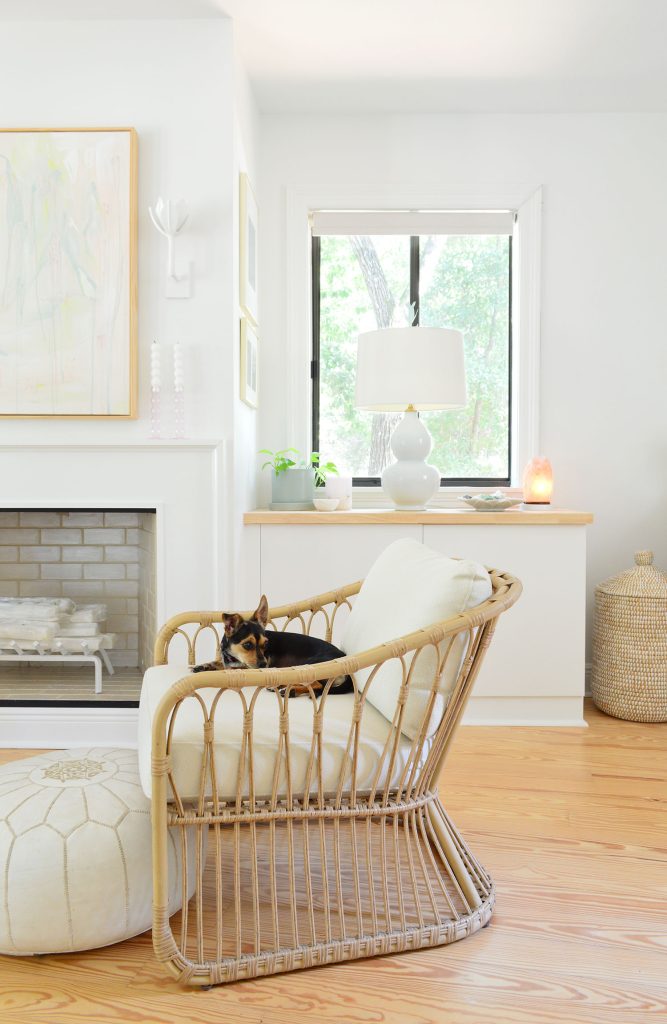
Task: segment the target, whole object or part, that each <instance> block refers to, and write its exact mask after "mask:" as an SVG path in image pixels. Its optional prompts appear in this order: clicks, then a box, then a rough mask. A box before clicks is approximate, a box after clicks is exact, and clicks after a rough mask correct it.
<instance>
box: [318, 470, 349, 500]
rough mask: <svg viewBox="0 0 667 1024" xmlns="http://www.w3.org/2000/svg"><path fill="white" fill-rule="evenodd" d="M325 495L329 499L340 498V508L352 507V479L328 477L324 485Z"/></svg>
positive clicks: (347, 476) (347, 477)
mask: <svg viewBox="0 0 667 1024" xmlns="http://www.w3.org/2000/svg"><path fill="white" fill-rule="evenodd" d="M324 495H325V497H327V498H338V499H339V501H338V508H339V509H347V508H351V507H352V477H351V476H349V475H346V476H342V475H341V476H334V475H333V473H332V474H331V476H328V477H327V482H326V483H325V485H324Z"/></svg>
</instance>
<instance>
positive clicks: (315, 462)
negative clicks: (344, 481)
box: [310, 452, 338, 487]
mask: <svg viewBox="0 0 667 1024" xmlns="http://www.w3.org/2000/svg"><path fill="white" fill-rule="evenodd" d="M310 464H311V466H312V467H313V469H314V470H315V484H316V486H317V487H322V486H323V485H324V484H325V483H326V482H327V477H328V476H329V474H330V473H334V474H335V475H336V476H338V469H337V467H336V463H335V462H322V461H321V460H320V453H319V452H313V454H312V455H311V456H310Z"/></svg>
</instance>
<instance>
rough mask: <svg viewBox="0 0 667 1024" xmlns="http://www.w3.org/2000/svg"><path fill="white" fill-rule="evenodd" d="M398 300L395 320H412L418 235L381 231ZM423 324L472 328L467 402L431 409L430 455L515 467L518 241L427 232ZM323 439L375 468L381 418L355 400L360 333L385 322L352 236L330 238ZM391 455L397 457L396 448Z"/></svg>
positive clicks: (438, 461) (325, 274) (492, 468)
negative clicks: (511, 461)
mask: <svg viewBox="0 0 667 1024" xmlns="http://www.w3.org/2000/svg"><path fill="white" fill-rule="evenodd" d="M371 241H372V243H373V245H374V246H375V249H376V252H377V255H378V258H379V261H380V264H381V267H382V272H383V273H384V276H385V279H386V282H387V286H388V288H389V290H390V292H391V296H392V299H393V303H394V304H393V323H394V326H406V325H409V324H410V323H411V322H412V320H413V316H412V311H411V310H410V306H409V241H408V239H407V238H406V237H404V236H376V237H374V238H372V239H371ZM420 250H421V252H420V291H421V295H420V310H419V312H420V323H421V324H422V325H424V326H429V327H431V326H432V327H454V328H457V329H458V330H460V331H462V332H463V337H464V346H465V359H466V374H467V381H468V405H467V407H466V408H465V409H461V410H456V411H451V412H432V413H425V414H422V415H423V416H424V421H425V423H427V425H428V427H429V430H430V431H431V434H432V435H433V451H432V453H431V455H430V457H429V461H430V462H432V463H433V464H434V465H436V466H437V467H438V468H439V470H440V472H441V474H442V475H443V476H448V477H464V478H465V477H468V478H474V477H502V476H506V475H507V472H508V431H509V344H508V338H509V239H508V238H507V237H506V236H500V235H448V236H444V235H439V236H423V237H422V238H421V239H420ZM320 281H321V298H320V315H321V321H320V354H321V355H320V357H321V366H320V381H321V385H320V440H321V447H322V448H323V449H326V450H327V451H330V452H331V453H332V454H333V456H334V458H335V459H336V461H337V462H338V464H339V465H344V466H346V467H349V469H350V470H351V471H352V472H353V474H354V475H355V476H367V475H368V458H369V453H370V447H371V436H372V430H373V418H374V417H376V416H380V415H383V414H381V413H367V412H362V411H360V410H359V409H357V408H356V406H355V404H354V391H355V374H356V355H357V336H358V335H359V334H360V333H361V332H362V331H367V330H375V329H376V328H377V326H378V324H377V321H376V318H375V314H374V310H373V305H372V303H371V300H370V297H369V293H368V290H367V287H366V283H365V280H364V276H363V274H362V272H361V268H360V266H359V262H358V260H357V257H356V255H355V252H354V249H353V247H352V244H351V242H350V240H349V239H348V238H346V237H340V236H328V237H323V238H322V243H321V278H320ZM387 459H388V461H390V459H391V456H390V455H389V453H388V452H387Z"/></svg>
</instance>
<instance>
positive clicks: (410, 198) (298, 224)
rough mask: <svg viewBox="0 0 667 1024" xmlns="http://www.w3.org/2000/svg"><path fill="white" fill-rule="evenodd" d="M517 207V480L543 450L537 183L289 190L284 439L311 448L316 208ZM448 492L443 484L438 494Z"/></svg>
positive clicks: (514, 457) (514, 478)
mask: <svg viewBox="0 0 667 1024" xmlns="http://www.w3.org/2000/svg"><path fill="white" fill-rule="evenodd" d="M369 209H372V210H396V209H400V210H404V209H407V210H420V211H428V210H452V211H454V210H514V211H516V214H517V221H516V227H515V232H514V243H515V247H514V250H513V260H514V268H515V273H514V276H513V296H512V329H513V343H514V364H513V400H512V416H513V422H514V431H513V436H514V442H513V449H512V484H513V485H514V486H517V485H519V484H520V481H521V472H522V469H523V466H524V465H525V463H526V462H527V461H528V459H529V458H531V457H532V456H533V455H535V454H537V453H538V450H539V382H540V292H541V283H540V269H541V215H542V190H541V187H540V186H539V185H535V184H515V185H512V184H482V185H439V186H434V185H424V186H415V185H327V184H322V185H300V186H288V187H287V189H286V208H285V213H286V240H285V248H286V253H285V257H286V258H285V265H286V268H287V271H286V272H287V281H286V311H285V317H286V323H285V338H286V353H285V358H284V360H283V364H284V367H285V375H286V379H285V382H284V384H285V401H284V403H283V408H284V409H285V415H286V417H287V421H286V423H285V436H286V437H289V438H290V444H292V445H294V446H295V447H297V448H299V449H300V450H302V451H309V450H310V409H311V385H310V374H309V372H308V367H309V366H310V360H311V288H310V279H311V265H310V215H311V213H312V212H313V211H314V210H369ZM443 490H445V489H441V492H442V491H443Z"/></svg>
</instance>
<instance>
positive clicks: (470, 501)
mask: <svg viewBox="0 0 667 1024" xmlns="http://www.w3.org/2000/svg"><path fill="white" fill-rule="evenodd" d="M522 500H523V499H522V498H511V497H510V496H509V494H504V493H503V492H502V491H494V492H493V494H464V495H463V496H462V498H461V501H465V503H466V505H469V506H470V508H474V509H475V510H476V511H477V512H503V511H504V510H505V509H506V508H515V507H516V506H517V505H520V504H521V502H522Z"/></svg>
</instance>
